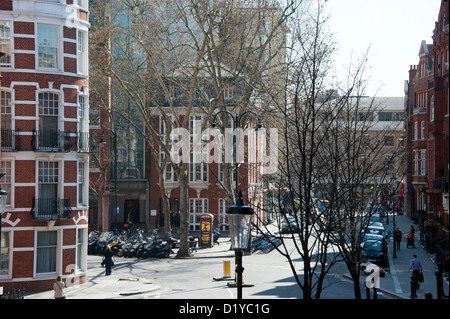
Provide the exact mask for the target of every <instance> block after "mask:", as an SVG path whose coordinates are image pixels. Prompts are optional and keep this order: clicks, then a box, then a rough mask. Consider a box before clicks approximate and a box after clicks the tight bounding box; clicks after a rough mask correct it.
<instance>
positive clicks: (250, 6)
mask: <svg viewBox="0 0 450 319" xmlns="http://www.w3.org/2000/svg"><path fill="white" fill-rule="evenodd" d="M100 3H101V1H100ZM294 4H295V1H288V3H287V5H286V6H285V7H279V6H275V5H274V2H273V1H267V0H266V1H264V0H260V1H251V2H248V1H225V0H220V1H194V0H191V1H187V0H171V1H169V0H168V1H146V0H122V1H115V2H114V5H113V6H111V7H109V8H107V10H98V12H96V11H95V9H97V7H95V6H94V8H93V9H94V10H93V15H94V17H95V21H96V23H95V24H94V27H93V36H92V38H91V50H90V54H91V55H90V56H91V61H93V62H94V63H95V64H96V65H97V66H98V68H99V69H100V70H101V71H102V72H103V73H104V74H105V75H106V76H108V77H110V78H111V79H112V81H113V83H114V85H115V88H117V89H118V90H121V92H122V93H123V94H124V95H126V96H127V98H128V99H129V101H130V102H131V105H132V106H133V107H134V110H135V111H136V112H135V113H136V114H139V115H140V118H141V123H142V127H141V128H140V129H141V132H142V134H143V136H145V138H146V141H147V145H148V146H149V147H150V148H151V154H152V156H153V158H154V160H155V161H160V162H159V164H158V167H159V173H160V174H161V173H162V172H163V170H164V169H166V166H167V165H169V166H170V168H171V169H173V171H174V172H175V174H176V175H177V180H178V183H179V187H180V219H181V220H180V236H181V246H180V250H179V252H178V256H189V255H190V253H189V249H188V248H189V247H188V241H187V237H188V174H187V172H188V168H189V163H187V162H186V161H184V162H176V161H174V160H173V157H172V156H171V155H173V150H172V149H171V146H172V144H173V142H174V141H176V140H177V139H178V138H179V136H172V137H171V138H170V137H169V138H168V139H164V138H163V136H161V134H160V132H159V131H158V129H157V125H155V124H156V120H155V119H157V118H158V119H159V121H164V122H165V123H166V124H167V126H166V127H167V128H183V129H186V130H188V129H189V124H190V119H191V117H192V116H194V115H196V114H201V115H203V117H202V118H203V121H202V128H204V127H206V126H207V124H208V122H207V121H208V120H210V119H211V116H212V114H214V112H216V111H218V110H220V109H230V108H231V109H235V110H237V112H240V110H242V109H243V108H246V107H248V106H249V105H250V103H249V101H250V100H251V97H252V95H253V92H254V90H255V87H256V86H257V84H258V83H259V82H261V80H262V77H263V75H264V72H265V71H267V70H268V69H269V68H270V67H273V65H274V61H275V60H274V57H275V56H277V54H278V53H279V49H277V47H270V46H271V45H273V43H274V41H273V39H274V38H275V37H279V32H280V29H281V28H282V26H283V23H284V21H285V19H286V17H287V16H288V15H289V14H291V13H292V12H293V10H294V9H295V8H294ZM98 8H100V9H102V6H101V4H99V7H98ZM109 44H110V45H109ZM269 47H270V50H269ZM105 57H106V58H105ZM108 61H110V63H107V62H108ZM229 89H232V90H239V92H236V93H237V94H236V97H239V100H238V101H237V100H236V101H233V103H227V101H225V100H224V92H225V91H227V90H229ZM123 116H124V117H125V115H123ZM161 153H162V154H164V156H163V161H161V158H162V157H161ZM185 155H186V154H185ZM161 175H162V174H161ZM160 182H163V178H161V177H160ZM228 185H230V184H228ZM227 187H229V189H230V190H231V187H230V186H227ZM161 190H162V192H163V193H162V198H163V199H165V200H167V194H166V193H165V192H164V188H161ZM229 193H230V194H232V192H230V191H229ZM166 204H167V202H166ZM167 207H168V205H164V208H165V209H167Z"/></svg>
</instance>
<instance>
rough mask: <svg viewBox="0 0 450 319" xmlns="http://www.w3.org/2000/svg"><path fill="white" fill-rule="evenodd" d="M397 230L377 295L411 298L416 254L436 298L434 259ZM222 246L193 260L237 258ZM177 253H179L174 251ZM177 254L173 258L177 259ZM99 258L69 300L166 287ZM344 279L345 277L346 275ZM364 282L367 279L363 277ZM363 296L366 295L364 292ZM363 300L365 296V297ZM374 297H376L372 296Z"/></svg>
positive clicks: (426, 288) (69, 291)
mask: <svg viewBox="0 0 450 319" xmlns="http://www.w3.org/2000/svg"><path fill="white" fill-rule="evenodd" d="M395 219H396V220H395V221H396V227H399V229H400V230H401V231H402V233H403V236H404V239H403V240H402V242H401V247H400V249H399V250H397V254H396V255H397V256H396V258H394V257H393V247H392V245H393V243H392V241H390V242H389V248H388V249H389V250H388V255H389V267H387V269H386V270H387V273H386V276H385V277H381V278H380V281H379V288H378V294H379V295H380V294H382V295H384V297H385V298H388V299H410V298H409V296H410V277H411V273H408V268H409V263H410V260H411V258H412V255H413V254H416V255H417V259H418V260H419V261H420V262H421V264H422V267H423V269H424V271H423V273H424V278H425V281H424V282H423V283H422V284H421V286H420V289H419V290H418V291H417V297H418V299H424V298H425V294H426V293H431V294H432V298H433V299H436V297H437V288H436V287H437V281H436V275H435V272H436V271H437V270H438V268H437V265H436V264H435V260H434V256H432V255H430V254H429V253H428V252H427V251H426V250H425V249H424V248H423V247H422V246H421V244H420V242H419V232H418V231H416V233H415V248H406V234H407V233H408V231H409V229H410V227H411V225H412V224H411V221H410V220H409V218H408V216H406V215H396V217H395ZM385 227H386V229H387V230H391V229H392V228H393V221H392V215H390V216H389V225H385ZM220 242H221V243H223V244H221V245H214V246H213V247H211V248H203V249H197V251H194V252H193V257H192V258H234V252H233V251H231V250H230V249H229V248H230V245H227V244H226V242H229V238H227V237H221V238H220ZM175 252H176V251H175ZM174 257H175V254H173V255H171V257H170V258H174ZM100 261H101V257H100V256H88V271H87V280H86V283H84V284H80V285H77V283H76V281H75V280H69V281H67V284H68V287H67V288H66V289H65V290H64V291H65V295H66V297H67V299H123V298H133V296H135V295H139V294H145V293H151V292H157V291H158V290H160V289H163V288H164V287H161V286H159V285H158V284H157V283H154V282H153V281H152V280H151V279H148V278H142V277H136V276H134V275H133V274H132V270H131V269H132V268H133V267H130V264H131V263H132V262H134V261H132V260H131V259H126V258H116V264H115V266H114V267H113V271H112V274H111V275H110V276H105V269H104V268H102V267H100V266H99V263H100ZM344 276H345V275H344ZM361 281H362V282H364V281H365V277H363V276H361ZM443 286H444V294H445V295H446V296H448V294H449V284H448V277H445V278H444V279H443ZM363 294H364V292H363ZM363 298H364V296H363ZM371 298H373V296H372V297H371ZM25 299H53V291H44V292H40V293H30V294H27V295H26V296H25Z"/></svg>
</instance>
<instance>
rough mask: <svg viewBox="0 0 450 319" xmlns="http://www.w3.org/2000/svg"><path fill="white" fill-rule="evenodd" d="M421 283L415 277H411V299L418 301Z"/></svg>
mask: <svg viewBox="0 0 450 319" xmlns="http://www.w3.org/2000/svg"><path fill="white" fill-rule="evenodd" d="M419 286H420V285H419V282H418V281H417V278H414V275H412V276H411V294H410V296H409V298H411V299H416V298H417V289H419Z"/></svg>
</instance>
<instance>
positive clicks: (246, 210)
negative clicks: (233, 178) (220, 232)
mask: <svg viewBox="0 0 450 319" xmlns="http://www.w3.org/2000/svg"><path fill="white" fill-rule="evenodd" d="M227 214H228V223H229V225H230V234H231V246H232V247H233V249H234V251H235V254H236V274H237V299H242V273H243V272H244V267H242V255H243V252H244V251H245V250H246V249H247V248H248V241H249V238H250V232H251V218H252V215H253V210H252V209H251V208H250V207H249V206H246V205H244V202H243V200H242V193H241V192H240V191H239V195H238V199H237V201H236V204H235V205H233V206H231V207H230V208H229V209H228V211H227Z"/></svg>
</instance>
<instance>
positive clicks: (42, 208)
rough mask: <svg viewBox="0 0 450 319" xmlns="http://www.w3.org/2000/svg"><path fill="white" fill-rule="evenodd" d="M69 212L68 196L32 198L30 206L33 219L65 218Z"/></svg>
mask: <svg viewBox="0 0 450 319" xmlns="http://www.w3.org/2000/svg"><path fill="white" fill-rule="evenodd" d="M71 212H72V208H71V207H70V200H69V198H33V206H32V208H31V215H32V217H33V219H38V220H56V219H67V218H68V217H69V215H70V213H71Z"/></svg>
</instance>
